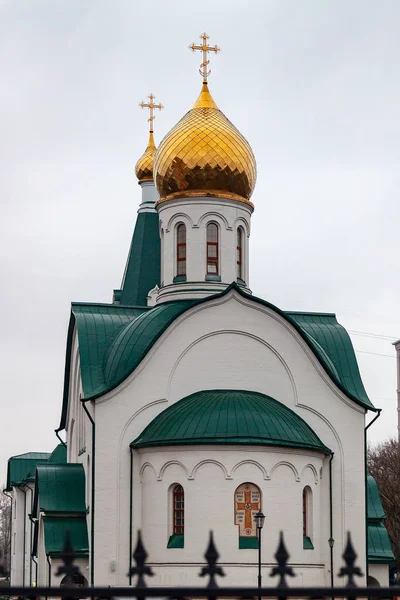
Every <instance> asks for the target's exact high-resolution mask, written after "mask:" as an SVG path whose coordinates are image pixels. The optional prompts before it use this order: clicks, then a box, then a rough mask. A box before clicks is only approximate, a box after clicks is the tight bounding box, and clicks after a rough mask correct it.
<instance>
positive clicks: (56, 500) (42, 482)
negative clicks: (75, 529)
mask: <svg viewBox="0 0 400 600" xmlns="http://www.w3.org/2000/svg"><path fill="white" fill-rule="evenodd" d="M38 511H43V512H45V513H78V514H84V513H85V512H86V504H85V471H84V469H83V466H82V465H81V464H80V463H79V464H75V463H68V464H65V465H62V464H61V465H60V464H51V463H47V464H44V465H38V467H37V470H36V485H35V497H34V502H33V510H32V514H33V515H34V516H37V514H38Z"/></svg>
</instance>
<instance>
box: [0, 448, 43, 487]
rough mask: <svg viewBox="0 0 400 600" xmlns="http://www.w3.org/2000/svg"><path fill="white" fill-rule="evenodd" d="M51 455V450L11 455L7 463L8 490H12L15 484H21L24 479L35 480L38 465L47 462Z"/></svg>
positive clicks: (27, 480) (26, 480)
mask: <svg viewBox="0 0 400 600" xmlns="http://www.w3.org/2000/svg"><path fill="white" fill-rule="evenodd" d="M49 456H50V453H49V452H26V453H25V454H18V455H17V456H11V458H9V459H8V465H7V487H6V491H10V490H11V488H12V487H13V486H14V485H20V484H21V483H22V482H24V481H25V482H31V481H34V480H35V473H36V465H38V464H40V463H43V462H46V461H47V459H48V458H49Z"/></svg>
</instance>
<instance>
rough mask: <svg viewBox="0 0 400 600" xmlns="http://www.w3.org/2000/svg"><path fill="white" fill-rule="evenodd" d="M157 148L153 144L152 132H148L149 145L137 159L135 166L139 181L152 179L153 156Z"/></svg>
mask: <svg viewBox="0 0 400 600" xmlns="http://www.w3.org/2000/svg"><path fill="white" fill-rule="evenodd" d="M156 151H157V148H156V145H155V143H154V137H153V132H152V131H150V134H149V143H148V144H147V148H146V150H145V151H144V154H143V155H142V156H141V157H140V158H139V160H138V161H137V163H136V166H135V173H136V177H137V178H138V179H139V181H145V180H146V179H153V164H154V156H155V154H156Z"/></svg>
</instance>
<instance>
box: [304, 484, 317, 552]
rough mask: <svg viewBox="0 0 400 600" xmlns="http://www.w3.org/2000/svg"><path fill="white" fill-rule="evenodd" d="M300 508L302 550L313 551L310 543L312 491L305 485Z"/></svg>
mask: <svg viewBox="0 0 400 600" xmlns="http://www.w3.org/2000/svg"><path fill="white" fill-rule="evenodd" d="M302 508H303V548H304V549H305V550H313V549H314V546H313V543H312V491H311V488H310V487H309V486H308V485H306V487H305V488H304V489H303V498H302Z"/></svg>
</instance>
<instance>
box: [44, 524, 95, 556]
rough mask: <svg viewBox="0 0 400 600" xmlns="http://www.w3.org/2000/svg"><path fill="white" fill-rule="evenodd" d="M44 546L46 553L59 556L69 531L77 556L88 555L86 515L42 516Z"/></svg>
mask: <svg viewBox="0 0 400 600" xmlns="http://www.w3.org/2000/svg"><path fill="white" fill-rule="evenodd" d="M43 525H44V547H45V552H46V555H48V556H52V557H53V558H56V557H59V556H60V555H61V553H62V551H63V548H64V544H65V534H66V533H67V531H69V534H70V536H71V545H72V547H73V549H74V552H75V554H76V555H77V557H78V558H87V557H88V556H89V540H88V532H87V524H86V517H43Z"/></svg>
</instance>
